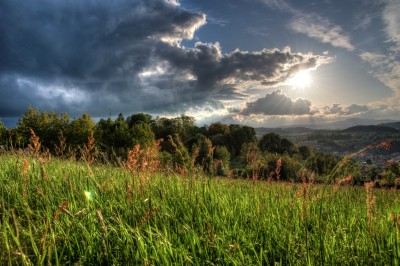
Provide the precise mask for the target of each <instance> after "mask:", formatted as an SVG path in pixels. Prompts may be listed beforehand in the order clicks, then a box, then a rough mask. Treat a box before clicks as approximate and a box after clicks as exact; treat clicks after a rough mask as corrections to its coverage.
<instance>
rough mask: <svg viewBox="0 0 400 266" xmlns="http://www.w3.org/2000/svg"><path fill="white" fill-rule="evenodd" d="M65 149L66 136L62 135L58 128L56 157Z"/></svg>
mask: <svg viewBox="0 0 400 266" xmlns="http://www.w3.org/2000/svg"><path fill="white" fill-rule="evenodd" d="M66 149H67V138H66V137H65V136H64V133H63V132H62V131H61V130H60V133H59V135H58V144H56V146H55V152H56V155H57V156H58V157H63V156H64V152H65V150H66Z"/></svg>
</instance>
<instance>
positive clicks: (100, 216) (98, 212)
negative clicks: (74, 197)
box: [96, 209, 107, 234]
mask: <svg viewBox="0 0 400 266" xmlns="http://www.w3.org/2000/svg"><path fill="white" fill-rule="evenodd" d="M96 212H97V217H99V220H100V223H101V228H102V229H103V233H104V234H107V225H106V222H105V220H104V218H103V214H102V213H101V210H100V209H97V210H96Z"/></svg>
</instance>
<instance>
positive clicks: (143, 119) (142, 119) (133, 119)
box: [126, 113, 154, 128]
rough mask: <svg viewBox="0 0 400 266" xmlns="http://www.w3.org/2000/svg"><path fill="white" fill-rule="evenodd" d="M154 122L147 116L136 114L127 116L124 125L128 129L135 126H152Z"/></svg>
mask: <svg viewBox="0 0 400 266" xmlns="http://www.w3.org/2000/svg"><path fill="white" fill-rule="evenodd" d="M153 122H154V120H153V118H152V117H151V115H149V114H144V113H138V114H133V115H130V116H128V118H127V119H126V123H127V124H128V127H129V128H132V127H133V126H134V125H135V124H138V123H144V124H147V125H152V124H153Z"/></svg>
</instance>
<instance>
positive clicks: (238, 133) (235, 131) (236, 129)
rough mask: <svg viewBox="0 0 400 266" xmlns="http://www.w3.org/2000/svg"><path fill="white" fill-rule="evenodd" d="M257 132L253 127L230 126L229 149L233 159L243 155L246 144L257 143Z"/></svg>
mask: <svg viewBox="0 0 400 266" xmlns="http://www.w3.org/2000/svg"><path fill="white" fill-rule="evenodd" d="M256 141H257V138H256V131H255V130H254V128H252V127H248V126H240V125H229V135H228V137H227V147H228V149H229V150H230V152H231V154H232V157H236V156H239V155H240V154H241V149H242V145H243V144H244V143H252V142H256Z"/></svg>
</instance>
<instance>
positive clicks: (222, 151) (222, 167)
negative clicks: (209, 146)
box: [214, 146, 231, 176]
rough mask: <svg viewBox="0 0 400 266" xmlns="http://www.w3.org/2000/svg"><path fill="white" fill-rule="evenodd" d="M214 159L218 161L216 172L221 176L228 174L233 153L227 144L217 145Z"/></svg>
mask: <svg viewBox="0 0 400 266" xmlns="http://www.w3.org/2000/svg"><path fill="white" fill-rule="evenodd" d="M214 160H215V161H216V162H217V164H216V171H215V174H216V175H219V176H226V175H228V174H229V163H230V160H231V154H230V153H229V151H228V149H227V148H226V147H225V146H216V148H215V151H214Z"/></svg>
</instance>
